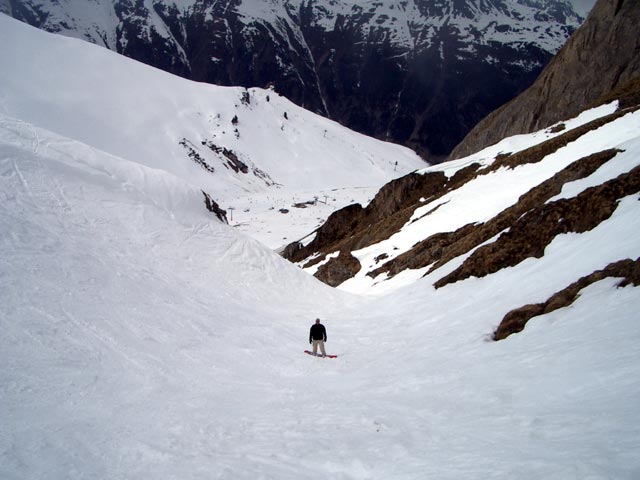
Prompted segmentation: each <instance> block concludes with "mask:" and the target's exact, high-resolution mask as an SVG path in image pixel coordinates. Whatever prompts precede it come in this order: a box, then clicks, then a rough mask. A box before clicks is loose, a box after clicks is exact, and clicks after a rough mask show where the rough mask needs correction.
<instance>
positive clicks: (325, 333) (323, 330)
mask: <svg viewBox="0 0 640 480" xmlns="http://www.w3.org/2000/svg"><path fill="white" fill-rule="evenodd" d="M322 333H323V334H324V341H325V342H326V341H327V329H326V328H324V327H322Z"/></svg>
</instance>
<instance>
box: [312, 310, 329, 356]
mask: <svg viewBox="0 0 640 480" xmlns="http://www.w3.org/2000/svg"><path fill="white" fill-rule="evenodd" d="M326 341H327V330H326V329H325V328H324V325H322V324H321V323H320V319H319V318H316V323H314V324H313V325H311V329H310V330H309V343H313V354H314V355H317V354H318V346H320V351H321V352H322V356H323V357H326V355H327V354H326V353H325V352H324V342H326Z"/></svg>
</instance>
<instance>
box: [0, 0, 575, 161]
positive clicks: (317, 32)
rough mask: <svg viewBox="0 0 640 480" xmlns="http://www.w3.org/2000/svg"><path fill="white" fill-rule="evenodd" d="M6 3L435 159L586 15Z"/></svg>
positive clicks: (48, 25)
mask: <svg viewBox="0 0 640 480" xmlns="http://www.w3.org/2000/svg"><path fill="white" fill-rule="evenodd" d="M7 1H8V4H7V5H5V6H4V7H2V4H1V3H0V9H2V10H4V11H5V12H7V13H9V14H12V15H13V16H15V17H16V18H18V19H21V20H23V21H25V22H28V23H30V24H32V25H35V26H37V27H40V28H43V29H46V30H50V31H54V32H59V33H63V34H67V35H71V36H79V37H81V38H84V39H86V40H89V41H92V42H95V43H98V44H101V45H105V46H107V47H108V48H111V49H113V50H116V51H118V52H119V53H122V54H124V55H126V56H129V57H131V58H134V59H136V60H140V61H142V62H144V63H148V64H150V65H154V66H156V67H159V68H162V69H164V70H166V71H169V72H172V73H175V74H177V75H181V76H184V77H188V78H191V79H194V80H198V81H204V82H210V83H215V84H219V85H239V86H245V87H251V86H260V87H262V86H265V85H267V84H268V83H274V84H275V86H276V89H277V90H278V91H279V92H280V93H281V94H283V95H285V96H287V97H288V98H290V99H291V100H293V101H294V102H296V103H297V104H299V105H301V106H303V107H305V108H308V109H309V110H312V111H315V112H317V113H320V114H322V115H326V116H328V117H330V118H332V119H335V120H337V121H339V122H340V123H342V124H344V125H346V126H348V127H351V128H353V129H355V130H358V131H360V132H362V133H365V134H368V135H371V136H375V137H377V138H381V139H384V140H390V141H394V142H396V143H401V144H405V145H407V146H409V147H411V148H413V149H414V150H416V151H417V152H418V153H420V154H421V155H422V156H423V157H424V158H425V159H428V160H431V161H438V160H440V159H443V158H445V157H446V156H447V155H448V154H449V152H450V151H451V149H452V148H453V147H454V146H455V145H456V144H457V143H458V142H459V141H460V140H461V139H462V138H463V137H464V135H465V134H466V133H467V132H468V131H469V130H470V129H471V128H472V127H473V126H474V125H475V124H476V122H478V121H479V120H480V119H481V118H483V117H484V116H485V115H486V114H487V113H488V112H490V111H492V110H494V109H495V108H497V107H498V106H500V105H502V104H504V103H505V102H506V101H508V100H510V99H511V98H513V97H514V96H515V95H517V94H518V93H520V92H521V91H523V90H524V89H525V88H526V87H528V86H529V85H530V84H531V83H532V82H533V81H534V80H535V78H536V77H537V76H538V74H539V73H540V71H541V70H542V68H543V67H544V65H546V64H547V62H549V60H550V59H551V58H552V56H553V55H554V54H555V53H556V51H557V50H558V49H559V48H560V47H561V46H562V45H563V44H564V42H565V41H566V39H567V38H568V36H569V35H570V34H571V33H572V32H573V30H574V29H575V28H576V27H577V26H578V25H579V23H580V21H581V20H582V19H581V18H579V17H578V16H577V15H576V14H575V13H574V12H573V10H572V9H571V7H570V4H568V3H567V2H566V1H565V0H548V1H546V2H538V1H532V0H490V1H487V0H482V1H479V0H456V1H447V2H436V1H433V0H404V1H400V2H396V1H390V0H381V1H379V2H372V3H367V4H365V5H363V6H360V5H357V4H352V3H350V2H345V3H343V2H341V1H332V2H325V1H320V0H278V1H266V0H244V1H243V0H229V1H224V2H219V1H215V0H199V1H196V0H193V3H192V4H189V3H187V4H186V5H187V6H186V7H181V8H178V7H177V6H176V4H175V3H174V2H172V1H171V0H154V1H153V2H152V3H151V4H152V8H149V7H148V5H149V2H142V1H141V0H96V1H95V7H94V9H95V12H94V13H93V14H91V15H90V16H88V17H86V18H75V17H72V16H71V14H70V13H69V12H66V11H65V5H64V4H63V3H62V2H60V3H58V2H50V0H5V2H7ZM87 11H89V10H87ZM106 11H112V12H113V14H112V17H110V18H106V19H105V18H101V17H100V16H101V15H102V17H104V12H106ZM85 13H86V12H85ZM505 19H506V20H505Z"/></svg>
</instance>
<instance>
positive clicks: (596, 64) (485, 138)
mask: <svg viewBox="0 0 640 480" xmlns="http://www.w3.org/2000/svg"><path fill="white" fill-rule="evenodd" d="M638 22H640V8H639V6H638V3H637V2H633V1H625V0H599V1H598V2H596V4H595V5H594V7H593V9H592V10H591V13H590V15H589V17H588V18H587V20H586V21H585V23H584V24H583V26H582V27H581V28H580V29H579V30H578V31H577V32H576V33H575V34H574V35H573V37H571V38H570V39H569V41H568V42H567V44H566V45H565V46H564V47H563V48H562V49H561V50H560V52H559V53H558V54H557V55H556V57H554V59H553V60H552V61H551V62H550V63H549V65H547V67H545V69H544V71H543V72H542V73H541V74H540V77H539V78H538V79H537V80H536V81H535V82H534V84H533V85H532V86H531V87H530V88H529V89H527V90H526V91H525V92H523V93H522V94H521V95H519V96H518V97H516V98H514V99H513V100H511V101H510V102H508V103H507V104H505V105H503V106H501V107H500V108H499V109H497V110H496V111H495V112H492V113H491V114H489V115H488V116H487V117H486V118H484V119H483V120H482V121H480V122H479V123H478V124H477V125H476V126H475V127H474V128H473V129H472V130H471V132H469V134H468V135H467V136H466V137H465V139H464V140H463V141H462V142H460V144H459V145H457V146H456V148H455V149H454V150H453V152H452V153H451V155H450V158H452V159H453V158H460V157H462V156H465V155H469V154H470V153H472V152H474V151H477V150H479V149H481V148H484V147H486V146H488V145H491V144H492V143H495V142H497V141H498V140H499V139H501V138H504V137H505V136H511V135H516V134H519V133H530V132H532V131H535V130H538V129H540V128H544V127H545V126H548V125H551V124H553V123H555V122H559V121H561V120H562V119H563V118H568V117H570V116H573V115H575V114H577V113H578V112H579V111H580V110H582V109H584V108H587V107H588V106H589V105H590V104H592V103H593V102H596V101H597V100H598V98H599V97H601V96H603V95H606V94H607V93H608V92H610V91H611V90H615V89H616V88H617V87H619V86H622V85H623V84H625V83H628V82H629V81H631V80H633V79H635V78H640V58H639V57H638V54H637V52H638V49H640V40H638V35H637V31H636V25H637V24H638Z"/></svg>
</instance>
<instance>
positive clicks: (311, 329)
mask: <svg viewBox="0 0 640 480" xmlns="http://www.w3.org/2000/svg"><path fill="white" fill-rule="evenodd" d="M312 331H313V327H311V328H310V329H309V343H311V332H312Z"/></svg>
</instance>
